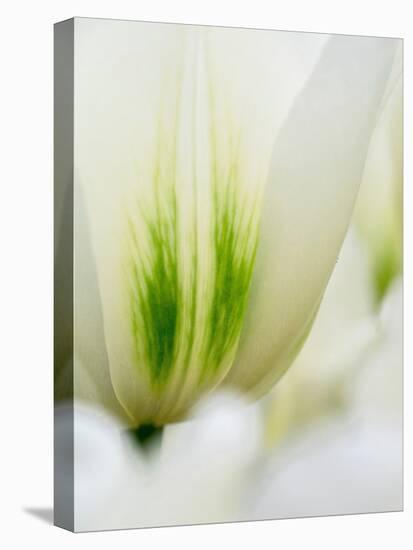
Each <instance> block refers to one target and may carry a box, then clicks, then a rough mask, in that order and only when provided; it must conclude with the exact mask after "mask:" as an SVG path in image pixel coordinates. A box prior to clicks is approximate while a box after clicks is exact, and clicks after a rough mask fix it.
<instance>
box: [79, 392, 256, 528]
mask: <svg viewBox="0 0 413 550" xmlns="http://www.w3.org/2000/svg"><path fill="white" fill-rule="evenodd" d="M75 419H76V423H75V426H76V428H75V437H76V446H75V449H76V453H75V461H76V470H75V472H76V485H75V489H76V490H75V510H76V515H75V520H76V530H78V531H89V530H101V529H121V528H128V527H129V528H130V527H151V526H159V525H179V524H190V523H207V522H211V521H231V520H234V519H236V518H237V517H238V516H239V513H240V509H241V507H242V499H243V498H244V496H245V491H246V489H247V485H248V480H249V477H248V472H249V469H250V467H251V465H252V464H253V462H254V460H255V459H256V457H257V454H258V451H259V449H260V441H261V429H260V418H259V410H258V409H257V407H254V406H252V407H251V405H248V404H246V403H245V402H244V401H243V400H242V399H240V398H239V397H237V396H235V395H225V394H224V395H218V396H216V397H215V398H213V399H212V400H210V401H208V402H205V403H204V404H202V405H201V407H200V409H198V410H197V412H196V413H195V415H194V418H193V420H191V421H189V422H183V423H181V424H179V425H170V426H168V427H167V428H165V434H164V441H163V445H162V449H161V455H160V456H159V457H157V456H156V455H153V456H152V457H150V459H148V457H145V456H143V455H142V453H141V451H140V450H139V448H138V447H132V446H131V443H130V441H129V439H126V438H125V435H123V436H121V434H120V431H119V426H118V425H117V424H116V423H115V422H114V421H113V420H112V419H110V418H109V417H107V416H105V415H103V414H102V413H100V412H96V411H93V410H90V409H87V408H84V407H82V408H78V409H77V410H76V413H75Z"/></svg>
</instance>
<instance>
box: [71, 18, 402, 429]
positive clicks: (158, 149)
mask: <svg viewBox="0 0 413 550" xmlns="http://www.w3.org/2000/svg"><path fill="white" fill-rule="evenodd" d="M75 38H76V55H75V82H76V93H75V174H76V175H75V201H76V204H79V203H82V204H85V206H86V218H87V221H86V225H87V226H88V230H86V229H85V230H84V231H81V232H80V233H79V231H77V230H76V228H78V227H79V226H80V224H83V221H81V220H80V218H81V217H82V215H83V214H82V212H81V208H78V209H77V210H76V215H75V231H76V233H75V234H76V239H75V296H76V311H77V310H79V311H81V309H82V307H83V305H82V304H83V302H82V301H83V300H84V303H86V304H88V303H89V302H90V301H91V300H95V298H93V297H92V296H91V294H92V291H93V288H94V286H96V285H97V288H98V289H99V297H98V298H97V297H96V300H95V302H94V307H93V308H92V307H91V308H90V310H88V318H86V317H85V318H84V322H82V323H78V324H75V358H76V359H75V373H74V376H75V387H76V377H77V368H78V364H77V362H76V361H77V360H79V361H80V362H82V364H83V365H84V369H86V371H87V373H88V376H89V378H90V379H92V380H96V381H97V382H98V385H99V388H100V389H99V392H100V394H103V395H104V397H103V398H102V399H103V400H104V401H106V402H107V403H109V402H110V403H112V402H113V399H114V396H116V401H118V402H119V403H120V405H121V408H122V411H123V413H124V415H125V417H126V421H127V422H128V423H129V424H130V425H131V426H132V427H137V426H139V425H140V424H143V423H153V424H156V425H163V424H165V423H168V422H173V421H175V420H178V419H180V418H182V417H183V416H185V415H186V414H187V411H188V410H189V409H190V408H191V407H192V406H193V405H194V404H195V403H196V402H197V400H198V399H199V398H200V397H202V396H203V395H204V394H206V393H207V392H209V391H211V390H212V389H214V388H216V387H217V386H218V385H219V384H220V383H222V382H223V381H225V383H226V384H228V385H230V386H235V387H237V388H239V389H241V390H242V391H244V392H247V393H248V394H250V395H251V396H256V395H259V394H261V393H264V392H266V391H268V390H269V389H270V388H271V387H272V385H273V384H274V383H275V382H276V381H277V380H278V379H279V378H280V376H281V375H282V374H283V373H284V372H285V370H286V369H287V368H288V367H289V365H290V364H291V362H292V361H293V359H294V357H295V356H296V354H297V352H298V351H299V349H300V347H301V346H302V344H303V342H304V340H305V338H306V336H307V334H308V332H309V330H310V328H311V325H312V322H313V320H314V317H315V315H316V313H317V310H318V307H319V305H320V302H321V299H322V296H323V292H324V290H325V287H326V285H327V282H328V279H329V277H330V274H331V272H332V270H333V268H334V265H335V262H336V259H337V255H338V252H339V249H340V246H341V244H342V241H343V239H344V236H345V233H346V230H347V226H348V223H349V219H350V216H351V213H352V209H353V204H354V200H355V196H356V193H357V190H358V186H359V183H360V179H361V175H362V171H363V165H364V162H365V157H366V153H367V148H368V145H369V140H370V136H371V133H372V131H373V128H374V126H375V124H376V119H377V114H378V110H379V108H380V106H381V102H382V97H383V92H384V90H385V87H386V83H387V81H388V76H389V72H390V68H391V66H392V61H393V56H394V51H395V48H396V45H397V41H396V40H392V39H377V38H362V37H346V36H333V37H329V38H326V37H324V36H317V35H306V34H289V33H276V32H270V31H255V30H245V29H219V28H197V27H191V26H175V25H154V24H145V23H142V24H137V23H132V22H123V23H121V24H120V23H115V22H111V21H94V22H91V21H88V20H83V19H79V20H76V25H75ZM78 224H79V225H78ZM88 232H90V243H91V244H90V249H91V251H92V253H93V257H94V259H95V262H96V267H95V269H96V279H97V282H96V283H94V282H93V281H92V279H93V277H90V273H88V274H87V273H84V270H83V271H82V266H81V261H80V258H81V257H82V254H83V253H82V247H85V246H88V245H87V244H86V241H87V239H88ZM97 300H98V301H97ZM95 306H96V307H95ZM76 315H77V313H76ZM80 315H83V314H82V313H80ZM96 323H99V324H100V326H101V328H100V329H99V330H97V327H98V328H99V325H98V324H96ZM98 333H99V334H98ZM91 334H93V338H92V340H93V341H92V342H91V341H90V340H91V337H90V335H91ZM105 365H107V370H106V373H104V372H103V371H104V370H105ZM79 369H80V367H79ZM108 381H110V384H109V385H108V384H107V382H108ZM105 388H107V390H106V389H105ZM109 407H111V408H112V409H113V406H112V405H109Z"/></svg>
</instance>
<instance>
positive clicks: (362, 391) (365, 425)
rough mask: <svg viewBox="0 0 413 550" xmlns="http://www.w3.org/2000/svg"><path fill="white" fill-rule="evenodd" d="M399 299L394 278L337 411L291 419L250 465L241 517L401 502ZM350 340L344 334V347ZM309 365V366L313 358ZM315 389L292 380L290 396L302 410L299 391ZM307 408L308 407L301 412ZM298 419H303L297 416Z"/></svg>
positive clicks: (390, 507)
mask: <svg viewBox="0 0 413 550" xmlns="http://www.w3.org/2000/svg"><path fill="white" fill-rule="evenodd" d="M348 298H349V299H351V294H349V295H348ZM401 305H402V285H401V281H400V280H396V281H395V283H394V284H393V286H392V288H391V289H390V291H389V292H388V293H387V295H386V297H385V299H384V301H383V303H382V306H381V310H380V312H379V314H378V316H377V329H378V331H377V337H376V338H375V340H374V345H373V346H371V345H370V346H369V349H368V353H367V354H365V356H364V358H359V359H358V361H357V362H356V363H355V364H354V365H353V366H352V368H351V370H350V373H351V378H350V377H348V378H349V379H348V380H347V383H346V402H345V407H343V409H342V411H341V415H338V414H335V415H334V414H331V411H328V409H327V408H325V410H324V416H321V417H320V416H318V417H316V418H315V417H314V416H316V415H314V416H313V418H312V419H311V420H312V421H311V422H307V425H306V428H307V429H306V430H303V429H301V430H295V431H292V430H291V428H292V427H295V428H296V427H297V426H294V425H293V423H292V422H291V421H290V424H289V428H290V430H291V431H290V432H289V433H288V434H287V435H288V436H289V437H284V438H283V439H282V440H281V439H280V438H279V440H278V445H277V446H276V447H275V448H273V450H272V452H271V453H270V454H269V455H268V456H267V457H265V456H264V457H263V460H262V461H261V463H260V467H259V469H256V476H255V478H254V479H253V480H252V481H251V484H250V487H251V491H250V494H249V497H248V498H246V499H245V503H244V506H245V509H244V514H243V516H242V517H243V518H244V519H247V518H248V519H265V518H287V517H303V516H318V515H332V514H349V513H352V514H355V513H362V512H364V513H365V512H384V511H397V510H401V509H402V507H403V423H402V403H403V388H402V376H403V361H402V350H403V346H402V333H403V331H402V307H401ZM357 340H358V339H356V341H355V344H356V346H357ZM352 344H353V342H352V340H351V339H350V338H349V339H348V341H347V345H348V347H349V348H351V347H352ZM308 345H310V339H309V340H308ZM303 351H304V350H303ZM308 367H309V370H311V365H308ZM293 369H294V367H293ZM314 370H316V369H314ZM293 373H294V370H292V371H290V373H289V374H288V375H287V377H289V376H291V375H293ZM315 378H316V379H317V376H315ZM307 380H308V379H307ZM350 380H351V384H349V381H350ZM292 383H294V380H293V381H292ZM280 387H281V385H280ZM313 390H314V384H311V383H309V384H308V386H307V387H304V386H303V385H301V386H300V385H299V384H297V387H296V388H295V392H294V393H293V394H292V395H290V397H292V398H293V399H294V398H295V403H296V404H297V407H298V408H299V409H300V407H301V404H300V399H303V398H304V399H305V397H304V396H305V391H308V392H311V391H313ZM276 396H277V393H276V392H275V398H276ZM290 406H291V403H290ZM292 406H293V405H292ZM304 408H305V407H304ZM275 410H277V409H275ZM280 411H281V412H282V408H280ZM312 412H314V411H312V410H311V408H309V407H308V406H307V414H311V413H312ZM295 420H296V419H295ZM306 420H308V419H306ZM301 422H302V423H303V424H304V423H305V422H304V421H303V419H302V418H301Z"/></svg>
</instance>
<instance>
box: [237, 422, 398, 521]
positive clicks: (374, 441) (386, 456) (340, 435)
mask: <svg viewBox="0 0 413 550" xmlns="http://www.w3.org/2000/svg"><path fill="white" fill-rule="evenodd" d="M401 441H402V430H401V426H400V425H399V426H395V427H394V426H390V427H389V426H382V427H381V428H379V429H370V428H369V429H363V428H360V427H354V428H351V427H347V428H343V426H341V425H337V424H332V425H331V426H330V427H328V428H327V427H326V428H324V429H319V430H316V431H313V432H311V433H310V434H308V435H307V436H306V438H304V439H299V440H297V441H295V442H293V443H291V444H290V445H289V446H287V447H285V448H282V449H279V450H278V454H276V455H274V457H273V459H272V461H271V460H270V461H269V463H268V464H267V466H266V467H264V469H263V471H262V472H261V475H260V477H259V481H257V482H256V484H255V486H254V489H253V490H252V494H251V500H250V505H249V506H248V507H247V510H246V513H245V517H247V518H248V519H272V518H296V517H306V516H307V517H308V516H328V515H337V514H357V513H366V512H385V511H397V510H401V509H402V506H403V504H402V495H403V479H402V453H401Z"/></svg>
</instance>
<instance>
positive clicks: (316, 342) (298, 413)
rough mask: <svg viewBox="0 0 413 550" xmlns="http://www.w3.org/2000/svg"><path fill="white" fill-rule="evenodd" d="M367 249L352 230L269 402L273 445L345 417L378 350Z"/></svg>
mask: <svg viewBox="0 0 413 550" xmlns="http://www.w3.org/2000/svg"><path fill="white" fill-rule="evenodd" d="M363 245H364V243H363V241H361V240H360V238H359V237H358V235H357V233H356V232H355V230H354V227H351V228H350V230H349V232H348V233H347V236H346V239H345V241H344V244H343V247H342V249H341V251H340V255H339V257H338V261H337V265H336V267H335V269H334V271H333V274H332V276H331V279H330V281H329V283H328V286H327V289H326V292H325V295H324V298H323V301H322V303H321V306H320V309H319V312H318V314H317V317H316V320H315V322H314V325H313V327H312V329H311V333H310V335H309V337H308V339H307V341H306V343H305V344H304V346H303V348H302V350H301V351H300V353H299V354H298V356H297V358H296V360H295V361H294V363H293V365H292V366H291V368H290V370H289V372H288V374H286V375H285V376H284V378H283V379H282V380H281V381H280V382H279V383H278V384H277V385H276V386H275V388H274V389H273V391H272V392H271V393H270V394H269V395H268V398H267V399H266V401H265V408H266V416H267V428H266V431H267V441H268V443H269V444H270V445H274V444H280V441H281V440H282V438H283V437H284V436H286V437H291V435H295V432H296V431H297V430H303V429H305V428H308V427H309V426H311V425H312V424H314V423H317V422H319V421H320V420H321V421H322V420H323V419H324V418H326V417H329V416H331V415H339V414H343V412H345V410H346V407H348V405H349V403H348V401H349V394H350V390H351V388H352V385H353V381H354V378H355V377H356V376H358V374H359V370H360V366H361V364H362V363H363V362H364V361H365V359H366V356H369V355H370V354H371V353H372V350H373V349H375V347H376V346H377V341H378V338H379V334H380V327H379V323H378V320H377V315H376V312H375V302H374V289H373V288H372V285H371V280H370V271H369V265H368V257H367V251H366V247H365V246H363Z"/></svg>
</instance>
